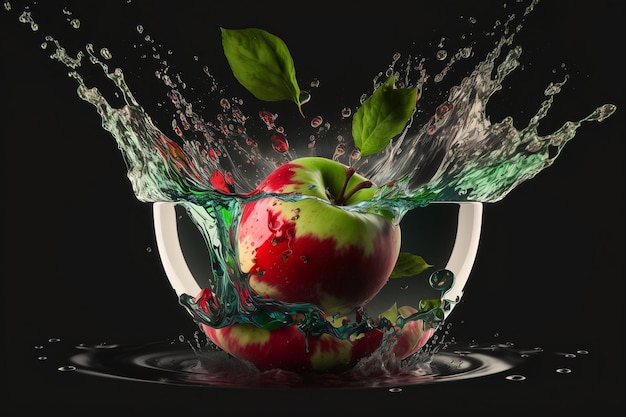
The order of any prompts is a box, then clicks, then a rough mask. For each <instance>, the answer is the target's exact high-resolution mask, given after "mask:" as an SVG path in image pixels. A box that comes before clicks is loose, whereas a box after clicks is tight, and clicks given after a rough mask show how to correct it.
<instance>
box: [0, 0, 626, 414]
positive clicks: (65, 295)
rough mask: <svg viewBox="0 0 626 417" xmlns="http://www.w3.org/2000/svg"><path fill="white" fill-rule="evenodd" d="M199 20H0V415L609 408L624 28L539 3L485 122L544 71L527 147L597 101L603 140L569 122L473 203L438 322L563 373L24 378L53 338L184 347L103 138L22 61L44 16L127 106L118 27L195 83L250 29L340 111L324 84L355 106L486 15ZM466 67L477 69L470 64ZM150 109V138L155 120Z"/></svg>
mask: <svg viewBox="0 0 626 417" xmlns="http://www.w3.org/2000/svg"><path fill="white" fill-rule="evenodd" d="M50 3H52V4H50ZM200 3H201V2H185V1H181V2H175V3H172V4H168V5H163V4H162V3H161V4H158V5H157V3H145V4H143V3H141V2H135V1H133V2H132V3H131V5H126V1H118V2H110V3H107V5H106V6H104V5H101V4H98V5H96V4H92V3H90V2H89V3H87V2H85V3H83V4H81V3H77V4H71V3H69V2H57V1H54V2H46V5H45V7H44V6H38V8H39V10H41V11H40V12H39V14H36V13H34V17H35V18H36V19H37V21H38V22H40V27H41V28H40V30H39V31H37V32H32V31H31V30H30V29H29V28H28V27H27V26H26V25H24V24H21V23H19V22H18V19H17V17H18V15H19V13H20V12H21V11H22V9H23V6H21V5H20V4H18V3H17V2H12V5H13V8H12V10H11V12H6V11H4V10H2V13H0V14H1V15H2V23H1V25H0V30H1V31H2V32H1V36H0V39H1V42H2V46H1V47H0V54H1V56H2V70H1V71H2V72H1V76H0V77H1V78H0V80H1V81H0V82H1V85H2V103H3V105H2V111H1V113H0V123H1V126H2V170H3V171H2V179H3V183H2V189H3V193H2V194H3V196H4V198H3V201H4V204H3V209H4V215H3V278H2V285H3V287H2V308H3V310H2V335H3V339H2V348H3V352H2V353H3V354H2V366H3V368H2V371H1V378H2V380H3V382H4V384H3V387H4V388H3V389H2V391H3V395H2V400H1V401H0V403H1V404H2V410H3V415H4V416H22V415H23V416H38V415H48V416H56V415H65V416H74V415H82V416H99V415H116V416H144V415H145V416H161V415H163V416H166V415H167V416H172V415H177V416H180V415H190V414H191V413H194V415H215V414H214V412H216V411H217V410H220V411H226V410H230V411H231V412H233V413H234V412H242V411H248V412H249V413H254V412H258V411H260V410H263V411H264V412H276V413H278V412H282V411H293V412H299V411H302V410H311V411H328V412H332V410H335V411H339V410H342V411H343V410H347V411H354V412H360V411H372V412H373V411H381V412H382V410H387V411H388V412H395V411H403V412H409V415H420V414H432V413H438V414H439V415H451V416H457V415H458V416H461V415H462V416H471V415H481V416H489V415H494V416H505V415H517V414H520V415H528V413H530V412H544V413H546V414H541V415H566V414H568V413H571V412H573V411H578V412H583V411H584V412H593V413H594V414H596V413H597V414H600V412H601V411H602V412H603V413H604V415H618V414H620V413H619V411H620V410H621V411H624V400H623V388H624V357H623V353H622V350H623V347H622V346H623V345H622V343H623V326H624V308H623V294H624V293H623V291H622V281H623V278H624V273H623V266H622V263H621V261H622V259H623V256H624V219H623V215H624V203H623V198H624V182H623V181H624V139H626V138H625V135H624V132H623V125H624V121H625V118H624V116H623V114H624V113H623V112H624V110H623V96H624V88H623V85H624V79H623V75H622V74H623V69H622V66H621V65H622V64H621V58H622V57H621V55H622V51H623V45H624V36H623V19H624V17H625V16H626V15H625V13H624V11H625V10H624V3H623V2H621V1H606V0H600V1H595V2H569V3H567V4H566V3H561V2H550V1H543V2H540V3H539V5H538V6H537V7H536V10H535V11H534V12H533V13H532V14H531V15H530V16H529V17H528V18H527V22H525V24H524V26H525V29H524V30H523V31H522V33H520V34H519V35H518V37H516V43H517V44H520V45H522V48H523V51H524V52H523V54H522V62H523V63H524V69H523V71H521V70H519V69H518V70H517V71H515V72H514V73H513V74H512V75H511V76H510V77H509V79H508V81H507V82H506V83H505V88H504V90H503V91H502V92H501V93H500V94H498V95H496V96H495V97H494V98H493V99H492V101H491V103H490V108H489V113H490V116H491V118H492V120H494V121H499V120H501V119H502V117H504V116H506V115H512V116H513V117H514V119H515V120H516V125H517V127H521V126H524V123H525V122H527V120H528V118H529V117H530V116H531V115H533V114H534V113H535V112H536V110H537V108H538V105H539V103H540V101H541V100H542V91H543V89H544V88H545V86H546V85H547V84H548V83H549V82H551V81H560V80H561V79H562V73H563V71H560V70H559V67H560V66H561V64H562V63H565V65H566V67H567V69H566V71H565V72H567V73H570V74H571V79H570V80H569V82H568V83H567V84H566V86H565V87H564V89H563V92H562V93H561V94H559V95H558V96H557V97H556V99H555V104H554V106H553V109H552V110H551V112H550V116H549V117H548V118H546V120H545V122H544V123H542V129H545V132H543V133H548V132H551V131H553V130H555V129H556V128H558V127H559V126H560V125H561V124H562V123H563V122H564V121H566V120H578V119H580V118H582V117H584V116H586V115H587V114H589V113H590V112H591V111H592V110H593V109H594V108H595V107H596V106H598V105H601V104H604V103H613V104H616V105H617V106H618V110H617V112H616V113H615V114H614V115H613V116H612V117H610V118H609V119H607V120H605V121H604V122H602V123H587V124H584V125H583V126H582V127H581V128H580V129H579V132H578V134H577V135H576V137H575V138H574V140H573V141H572V142H571V143H570V144H568V145H567V146H566V147H565V149H564V151H563V153H562V154H561V156H560V157H559V158H558V159H557V161H556V162H555V164H554V165H553V166H552V167H550V168H549V169H547V170H545V171H543V172H542V173H540V174H539V175H538V176H537V177H536V178H534V179H532V180H531V181H528V182H526V183H523V184H522V185H520V186H519V187H518V188H516V189H515V190H514V191H513V192H512V193H511V194H510V195H508V196H507V197H506V198H505V199H504V200H502V201H500V202H498V203H494V204H489V205H487V206H485V212H484V226H483V227H484V229H483V238H482V240H481V246H480V249H479V253H478V258H477V262H476V264H475V268H474V270H473V273H472V279H471V280H470V282H469V284H468V286H467V287H466V291H465V298H464V300H463V302H462V303H461V304H460V305H459V306H458V307H457V309H456V310H455V313H454V315H453V317H452V322H453V326H452V328H451V332H452V334H453V335H454V336H455V338H456V339H457V340H458V341H465V342H470V341H477V342H486V343H503V342H513V343H515V344H516V345H517V346H523V347H529V348H530V347H536V346H539V347H542V348H543V349H544V350H545V351H549V352H573V351H576V350H578V349H586V350H588V351H589V352H590V354H589V355H584V357H579V358H578V359H576V362H573V363H572V365H571V367H572V368H573V371H574V372H572V373H571V374H568V375H566V376H559V378H556V376H555V372H554V369H555V368H556V367H558V365H559V364H557V363H556V362H554V363H545V364H544V363H541V362H540V363H534V365H533V366H534V367H535V368H533V369H527V370H526V371H528V372H529V373H530V374H532V375H534V378H532V379H529V380H527V381H525V382H523V383H511V382H509V381H505V379H504V378H503V377H501V376H496V377H493V378H491V377H490V378H482V379H475V380H469V381H459V382H453V383H445V384H435V385H418V386H411V387H403V388H404V389H403V391H402V392H401V393H396V394H392V393H390V392H389V391H388V390H387V389H386V388H381V389H370V390H348V389H346V390H318V391H307V390H299V389H290V390H247V389H222V388H189V387H175V386H166V385H154V384H144V383H138V382H128V381H120V380H108V379H101V378H97V377H89V376H84V375H77V374H71V373H69V374H68V373H60V372H57V371H56V367H58V366H61V365H63V364H65V362H64V361H65V356H64V354H63V352H56V353H55V352H51V351H49V352H48V353H49V356H50V358H49V359H48V361H38V360H37V359H36V358H37V356H38V352H36V351H35V350H34V349H33V346H35V345H46V346H48V344H47V340H48V339H49V338H53V337H58V338H61V339H62V340H63V341H64V342H67V343H70V344H76V343H100V342H105V343H134V342H138V343H142V342H150V341H158V340H165V339H168V338H170V339H173V338H176V337H177V336H178V335H179V334H185V335H190V334H192V333H193V332H194V331H195V330H196V327H195V325H194V324H193V323H192V322H191V320H190V319H189V316H188V315H187V313H186V312H185V311H184V310H183V309H182V307H180V306H179V305H178V304H177V302H176V299H175V295H174V294H173V292H172V290H171V289H170V288H169V286H168V283H167V280H166V279H165V276H164V272H163V270H162V267H161V264H160V262H159V259H158V254H157V251H156V249H155V242H154V234H153V229H152V215H151V207H150V205H148V204H144V203H141V202H139V201H137V200H136V199H135V198H134V195H133V192H132V189H131V188H130V184H129V183H128V181H127V180H126V176H125V167H124V165H123V161H122V158H120V155H119V152H118V150H117V149H116V146H115V143H114V141H113V140H112V138H111V137H110V135H109V134H108V133H107V132H105V131H104V130H103V129H101V128H100V120H99V118H98V116H97V114H96V113H95V112H94V110H93V109H92V107H91V106H90V105H89V104H87V103H85V102H83V101H81V100H80V99H78V97H77V96H76V93H75V86H76V84H75V82H74V81H73V80H71V79H70V78H68V77H67V76H66V73H67V69H66V68H64V67H62V66H61V65H59V64H57V63H54V62H52V61H51V60H50V59H49V58H48V55H49V51H44V50H42V49H41V48H40V44H41V42H42V40H43V36H44V35H46V34H48V33H50V34H55V33H57V32H54V31H58V33H61V34H63V33H64V32H63V31H70V29H69V26H68V24H67V23H66V22H65V19H66V17H65V16H63V15H62V13H61V10H62V8H63V7H64V6H67V9H68V10H70V11H73V13H75V15H74V16H75V17H78V18H80V20H81V22H82V24H81V28H80V29H79V31H81V32H80V33H81V36H80V38H81V39H84V40H81V42H80V43H79V44H77V47H82V46H83V45H84V42H86V41H88V40H91V39H94V42H100V43H101V44H96V47H97V48H99V47H101V46H108V47H109V48H110V49H111V50H112V51H113V52H114V54H115V51H118V50H119V51H125V52H124V53H120V54H118V57H119V56H128V57H129V58H125V59H124V61H118V62H117V63H116V65H120V66H122V67H124V68H129V69H128V70H127V72H128V73H129V83H130V84H131V88H136V89H137V90H136V91H135V93H136V94H137V96H138V98H139V101H140V102H146V103H149V102H150V100H151V99H153V101H152V102H154V100H157V101H159V100H160V101H163V100H164V92H165V90H163V89H161V90H159V89H158V88H159V85H158V84H157V83H156V82H155V81H154V76H153V74H152V73H151V71H152V70H149V69H148V68H147V67H148V65H147V64H145V62H148V60H145V61H139V62H135V61H133V59H134V58H133V52H132V45H133V44H134V43H136V42H137V37H136V35H137V33H136V31H135V29H134V28H135V26H136V25H137V24H138V23H141V24H143V25H144V27H145V28H146V33H149V34H152V35H153V36H155V38H157V39H158V40H157V42H159V43H162V44H163V48H164V50H167V49H168V48H171V49H172V50H173V51H175V53H174V54H173V55H172V56H171V57H170V59H171V60H172V61H173V62H176V59H180V62H181V63H184V62H185V60H188V61H189V60H190V57H191V56H193V55H198V56H199V57H200V58H201V59H204V60H207V61H209V60H212V62H211V66H212V68H220V66H223V65H225V64H224V62H223V61H219V60H218V58H216V59H215V60H213V58H212V57H220V58H219V59H222V58H221V57H222V55H221V50H220V48H221V46H220V44H219V42H218V40H219V34H218V33H217V28H218V27H219V26H224V27H229V26H230V27H241V28H243V27H253V26H254V27H262V28H264V29H267V30H268V31H270V32H273V33H275V34H277V35H279V36H281V37H282V38H283V39H285V40H286V41H287V43H288V44H289V45H290V46H292V45H293V46H292V55H294V59H295V62H296V64H297V65H298V66H299V68H303V70H301V72H302V73H306V74H307V75H310V74H313V76H316V77H318V78H319V79H320V80H323V81H324V80H327V82H328V83H329V84H330V85H331V86H332V87H333V88H335V89H336V90H337V92H338V93H339V94H346V95H349V94H352V92H349V91H347V89H348V87H345V88H346V91H344V87H343V84H341V82H343V81H344V80H346V79H349V80H350V83H351V84H355V85H365V86H366V87H365V88H367V87H369V85H370V84H368V83H370V82H371V79H372V76H373V75H375V73H376V72H377V71H378V70H380V69H381V68H384V67H385V65H386V64H387V63H388V62H389V61H390V58H391V57H390V55H391V54H392V53H393V52H395V50H394V49H393V48H396V46H397V45H405V46H407V47H409V46H412V47H413V50H414V51H420V50H421V49H420V47H419V45H420V43H421V42H423V43H424V45H425V48H429V50H433V51H434V50H435V49H433V48H434V45H436V43H437V42H438V41H439V39H440V38H441V37H448V38H450V39H453V40H458V39H459V38H460V35H461V34H465V33H469V32H470V31H471V30H469V29H468V25H467V19H468V17H470V16H471V17H476V18H477V19H478V22H477V25H476V26H475V29H474V30H475V31H476V32H478V31H479V29H478V28H489V27H491V25H492V22H494V21H495V20H496V19H501V20H503V19H504V17H503V16H506V14H507V8H504V7H503V5H502V3H500V2H481V3H480V5H478V4H473V3H475V2H463V1H452V2H450V1H447V2H429V3H428V4H420V3H422V2H410V3H407V4H406V5H405V4H402V3H399V4H395V3H394V4H391V3H384V4H372V5H368V6H364V5H363V4H365V3H360V2H344V3H341V6H340V5H339V2H334V3H328V4H327V3H324V2H321V3H320V2H310V3H309V2H298V3H292V4H293V5H291V6H279V5H272V4H271V3H269V2H255V3H253V4H247V3H246V2H230V3H232V4H227V5H220V6H219V7H217V6H214V5H213V6H208V5H202V6H200ZM510 7H512V5H510V6H509V8H510ZM35 9H37V8H35V7H33V11H35ZM55 21H56V23H55ZM59 22H60V24H59ZM46 25H49V26H46ZM54 25H56V26H54ZM481 25H482V26H481ZM48 28H49V29H50V32H48ZM474 35H475V39H477V40H479V39H481V38H482V39H484V36H480V34H474ZM68 39H70V38H69V37H68ZM68 43H70V44H71V42H69V41H68ZM490 47H491V44H489V43H488V44H487V46H486V49H485V50H487V49H488V48H490ZM475 51H476V52H477V54H478V53H480V51H481V49H480V47H479V46H477V47H476V49H475ZM142 62H143V63H142ZM143 65H145V66H146V68H144V67H143ZM304 68H306V70H304ZM553 69H557V71H556V73H553ZM217 71H219V70H217ZM346 74H350V76H347V75H346ZM217 78H218V79H220V78H219V75H218V77H217ZM101 84H103V83H101ZM99 85H100V84H99ZM360 88H363V87H360ZM330 96H332V94H330ZM155 97H156V99H155ZM311 105H313V103H311ZM151 110H154V112H155V114H156V115H157V116H156V117H157V122H159V121H160V120H158V117H160V116H159V109H158V108H154V109H149V111H151ZM164 114H165V113H163V114H161V116H163V115H164ZM162 120H163V121H164V122H165V123H169V119H167V118H166V117H165V118H163V119H162ZM518 123H519V125H518ZM147 248H152V249H153V250H152V251H149V250H147ZM212 413H213V414H212ZM250 415H252V414H250ZM570 415H571V414H570Z"/></svg>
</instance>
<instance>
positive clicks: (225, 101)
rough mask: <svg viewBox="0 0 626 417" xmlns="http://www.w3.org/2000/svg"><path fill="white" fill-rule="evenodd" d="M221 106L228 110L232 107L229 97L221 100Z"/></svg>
mask: <svg viewBox="0 0 626 417" xmlns="http://www.w3.org/2000/svg"><path fill="white" fill-rule="evenodd" d="M220 106H222V108H223V109H224V110H228V109H230V101H228V99H227V98H222V99H221V100H220Z"/></svg>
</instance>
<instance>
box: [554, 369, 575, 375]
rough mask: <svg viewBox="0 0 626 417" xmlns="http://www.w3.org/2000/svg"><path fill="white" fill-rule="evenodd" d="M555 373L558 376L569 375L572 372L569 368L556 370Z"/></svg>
mask: <svg viewBox="0 0 626 417" xmlns="http://www.w3.org/2000/svg"><path fill="white" fill-rule="evenodd" d="M556 372H557V373H559V374H569V373H571V372H572V370H571V369H569V368H559V369H557V370H556Z"/></svg>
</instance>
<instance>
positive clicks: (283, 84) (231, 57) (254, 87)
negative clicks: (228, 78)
mask: <svg viewBox="0 0 626 417" xmlns="http://www.w3.org/2000/svg"><path fill="white" fill-rule="evenodd" d="M220 29H221V32H222V47H223V48H224V54H225V55H226V59H227V60H228V64H229V65H230V69H231V70H232V72H233V75H234V76H235V78H236V79H237V81H239V83H240V84H241V85H243V86H244V87H245V88H246V89H247V90H248V91H249V92H250V93H252V94H253V95H254V96H255V97H256V98H258V99H259V100H264V101H282V100H290V101H293V102H294V103H296V104H297V105H298V109H299V110H300V113H301V114H302V108H301V106H302V103H301V102H300V87H299V86H298V82H297V81H296V69H295V66H294V64H293V59H292V58H291V54H290V53H289V49H288V48H287V45H286V44H285V43H284V42H283V41H282V40H281V39H280V38H279V37H277V36H275V35H272V34H271V33H269V32H267V31H265V30H262V29H255V28H250V29H224V28H220Z"/></svg>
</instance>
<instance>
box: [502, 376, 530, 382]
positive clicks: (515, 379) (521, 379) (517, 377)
mask: <svg viewBox="0 0 626 417" xmlns="http://www.w3.org/2000/svg"><path fill="white" fill-rule="evenodd" d="M505 379H507V380H509V381H524V380H525V379H526V377H525V376H524V375H507V376H506V378H505Z"/></svg>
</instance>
